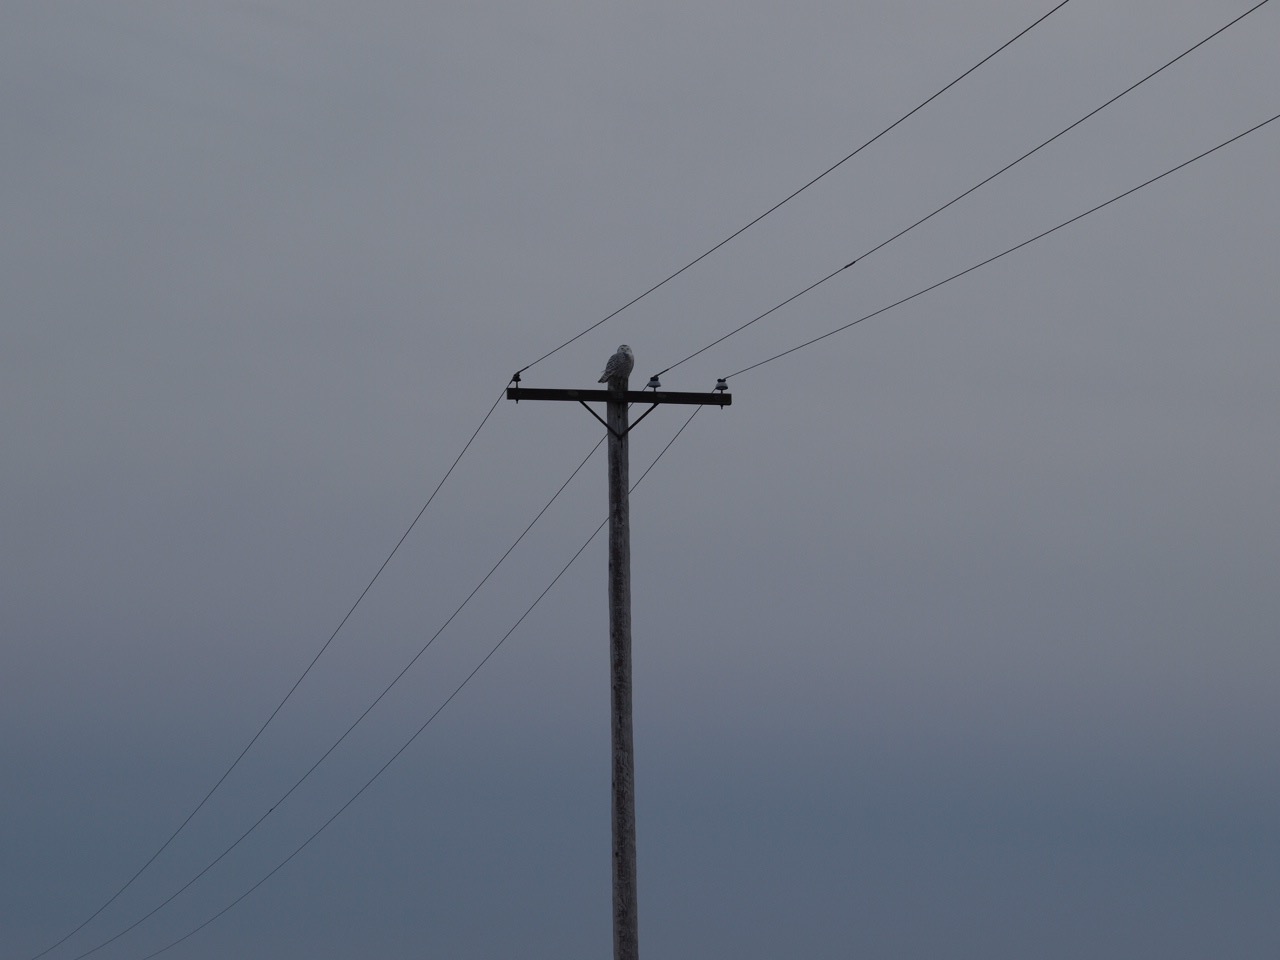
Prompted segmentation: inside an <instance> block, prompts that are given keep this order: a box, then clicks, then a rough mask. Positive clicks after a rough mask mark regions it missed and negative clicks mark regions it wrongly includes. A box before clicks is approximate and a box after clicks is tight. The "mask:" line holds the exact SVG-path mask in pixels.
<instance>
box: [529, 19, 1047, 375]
mask: <svg viewBox="0 0 1280 960" xmlns="http://www.w3.org/2000/svg"><path fill="white" fill-rule="evenodd" d="M1070 2H1071V0H1061V2H1060V3H1058V4H1057V5H1056V6H1055V7H1053V8H1052V9H1051V10H1049V12H1048V13H1045V14H1043V15H1042V16H1040V17H1039V18H1038V19H1037V20H1036V21H1035V22H1034V23H1032V24H1031V25H1030V26H1028V27H1025V28H1023V29H1022V30H1021V31H1019V32H1018V33H1017V34H1015V35H1014V36H1013V37H1011V38H1010V39H1009V40H1006V41H1005V42H1004V43H1002V44H1001V45H1000V46H998V47H996V49H995V50H992V51H991V52H990V53H989V54H987V55H986V56H985V57H983V58H982V59H981V60H979V61H978V62H977V63H975V64H974V65H973V66H971V67H970V68H969V69H968V70H966V71H964V73H962V74H960V75H959V76H958V77H956V78H955V79H954V80H952V81H951V82H950V83H948V84H947V85H946V86H944V87H942V88H941V89H940V90H938V91H937V92H936V93H934V94H933V95H932V96H930V97H928V98H926V99H925V100H922V101H921V102H920V103H918V104H916V105H915V106H914V107H912V108H911V109H910V110H908V111H907V112H906V113H904V114H903V115H902V116H901V117H899V118H898V119H897V120H895V121H893V123H891V124H889V126H887V127H885V128H884V129H883V130H881V131H880V132H879V133H877V134H876V135H875V136H874V137H872V138H871V139H870V140H867V141H866V142H865V143H863V144H862V145H861V146H859V147H857V148H856V149H855V150H853V151H852V152H851V153H849V154H846V155H845V156H844V157H842V158H841V159H840V160H837V161H836V162H835V163H833V164H832V165H831V166H829V167H827V169H825V170H823V171H822V172H821V173H820V174H818V175H817V176H816V177H814V178H813V179H812V180H810V181H809V182H807V183H805V184H804V185H803V186H801V187H800V188H799V189H797V190H795V191H793V192H792V193H790V194H788V195H787V196H785V197H783V198H782V199H781V200H779V201H778V202H777V203H775V204H774V205H773V206H771V207H770V208H769V209H768V210H766V211H765V212H764V213H762V214H760V215H759V216H757V217H756V218H755V219H753V220H751V221H750V222H748V223H746V224H744V225H743V226H741V227H739V228H738V229H737V230H735V231H734V232H733V233H731V234H729V236H727V237H725V238H724V239H723V240H721V241H720V242H719V243H717V244H716V245H715V246H713V247H711V248H710V249H708V250H707V251H705V252H704V253H702V254H699V255H698V256H696V257H694V258H693V259H692V260H690V261H689V262H688V263H686V264H685V265H684V266H683V267H681V268H680V269H679V270H677V271H676V272H675V273H672V274H670V275H669V276H667V277H665V278H664V279H662V280H660V281H658V282H657V283H655V284H654V285H653V286H651V287H650V288H649V289H648V290H646V291H644V293H642V294H640V295H639V296H638V297H635V298H634V299H632V300H628V301H627V302H626V303H624V304H623V305H622V306H620V307H619V308H618V309H617V310H614V311H613V313H611V314H609V315H608V316H606V317H604V318H602V319H600V320H597V321H596V322H595V323H593V324H591V326H589V327H587V328H586V329H585V330H582V331H580V332H579V333H576V334H574V335H573V336H572V337H570V338H569V339H568V340H566V341H564V343H562V344H560V346H558V347H556V348H555V349H554V350H550V351H548V352H547V353H544V354H543V355H542V356H540V357H539V358H538V359H537V360H534V361H533V362H532V363H529V364H526V365H525V366H523V367H521V368H520V369H519V370H517V371H516V376H517V377H518V376H519V375H520V374H522V373H524V372H525V371H526V370H528V369H529V368H530V367H532V366H534V365H535V364H539V363H541V362H542V361H543V360H546V359H547V358H548V357H550V356H552V355H554V354H557V353H559V352H560V351H561V350H563V349H564V348H565V347H567V346H569V344H571V343H573V342H574V341H576V340H578V339H580V338H582V337H585V336H586V335H587V334H588V333H590V332H591V331H592V330H595V329H596V328H597V327H600V326H602V325H604V324H605V323H607V322H608V321H610V320H612V319H613V318H614V317H616V316H617V315H618V314H620V313H622V311H624V310H626V309H627V308H628V307H631V306H634V305H635V304H637V303H639V302H640V301H641V300H643V299H644V298H645V297H647V296H648V295H649V294H651V293H653V292H654V291H655V290H657V289H658V288H659V287H663V286H665V285H666V284H667V283H669V282H670V281H672V280H674V279H675V278H676V277H678V276H680V274H682V273H684V272H685V271H686V270H688V269H689V268H690V267H693V266H695V265H697V264H698V263H701V262H702V261H703V260H705V259H706V258H707V257H709V256H711V254H713V253H715V252H716V251H717V250H719V249H720V248H721V247H723V246H724V245H725V244H727V243H728V242H729V241H730V240H733V239H735V238H736V237H738V236H740V235H741V234H743V233H745V232H746V231H747V230H749V229H750V228H751V227H754V226H755V225H756V224H757V223H759V222H760V221H761V220H763V219H764V218H765V217H767V216H769V214H771V213H773V212H774V211H775V210H777V209H778V208H779V207H781V206H783V205H784V204H786V203H788V202H790V201H791V200H794V199H795V198H796V197H798V196H799V195H800V194H802V193H804V191H806V190H808V189H809V188H810V187H812V186H813V185H814V184H815V183H817V182H818V181H819V180H821V179H822V178H823V177H825V176H826V175H827V174H829V173H831V172H833V171H834V170H836V169H837V168H838V167H840V166H843V165H844V164H845V163H847V162H848V161H849V160H852V159H853V158H854V157H856V156H857V155H858V154H860V153H861V152H862V151H863V150H865V149H866V148H867V147H869V146H871V145H872V144H873V143H875V142H876V141H877V140H879V139H880V138H881V137H883V136H884V135H885V134H887V133H889V132H890V131H891V130H893V129H894V128H895V127H897V126H898V125H899V124H901V123H903V122H904V121H905V120H907V119H908V118H910V117H911V116H912V115H914V114H916V113H918V112H919V111H920V110H922V109H924V108H925V107H926V106H928V105H929V104H930V103H932V102H933V101H934V100H936V99H938V97H940V96H942V95H943V94H944V93H946V92H947V91H948V90H950V89H951V88H952V87H954V86H955V85H956V84H957V83H959V82H960V81H961V80H963V79H964V78H965V77H967V76H969V74H971V73H973V72H974V71H975V70H977V69H978V68H979V67H981V66H982V65H983V64H985V63H987V61H989V60H991V59H992V58H994V57H995V56H996V55H997V54H999V53H1001V52H1002V51H1003V50H1005V49H1006V48H1007V47H1009V46H1011V45H1013V44H1014V43H1015V42H1017V41H1018V40H1021V39H1022V38H1023V37H1024V36H1026V35H1027V34H1028V33H1030V32H1031V31H1032V30H1034V29H1035V28H1036V27H1038V26H1039V25H1040V24H1042V23H1044V21H1046V20H1048V19H1049V18H1050V17H1051V16H1053V15H1054V14H1055V13H1057V12H1058V11H1059V10H1061V9H1062V8H1063V7H1065V6H1066V5H1067V4H1068V3H1070Z"/></svg>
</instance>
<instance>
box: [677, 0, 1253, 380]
mask: <svg viewBox="0 0 1280 960" xmlns="http://www.w3.org/2000/svg"><path fill="white" fill-rule="evenodd" d="M1270 2H1271V0H1261V2H1259V3H1256V4H1254V6H1252V7H1250V8H1249V9H1248V10H1246V11H1245V12H1244V13H1242V14H1240V15H1239V16H1237V17H1235V18H1234V19H1233V20H1231V21H1230V22H1229V23H1226V24H1224V25H1223V26H1221V27H1219V28H1218V29H1217V30H1215V31H1213V33H1211V34H1209V35H1208V36H1207V37H1205V38H1204V39H1202V40H1199V41H1197V42H1196V43H1194V44H1192V45H1191V46H1190V47H1188V48H1187V49H1186V50H1184V51H1182V53H1180V54H1178V55H1177V56H1176V57H1174V58H1173V59H1172V60H1169V61H1168V62H1166V63H1164V64H1163V65H1161V66H1159V67H1157V68H1156V69H1155V70H1152V71H1151V72H1150V73H1148V74H1147V75H1146V76H1145V77H1143V78H1142V79H1141V80H1138V81H1136V82H1135V83H1132V84H1130V85H1129V86H1128V87H1126V88H1125V89H1124V90H1121V91H1120V92H1119V93H1117V94H1116V95H1115V96H1113V97H1112V98H1111V99H1109V100H1107V101H1106V102H1105V103H1103V104H1102V105H1101V106H1098V107H1094V108H1093V109H1092V110H1090V111H1089V112H1088V113H1086V114H1085V115H1084V116H1082V117H1081V118H1080V119H1079V120H1076V121H1075V122H1074V123H1071V124H1068V125H1067V126H1065V127H1063V128H1062V129H1061V130H1059V131H1058V132H1057V133H1055V134H1054V135H1053V136H1051V137H1049V138H1048V139H1047V140H1044V141H1042V142H1041V143H1039V144H1037V145H1036V146H1034V147H1032V148H1031V149H1030V150H1028V151H1027V152H1026V153H1024V154H1022V155H1021V156H1020V157H1018V158H1017V159H1016V160H1012V161H1010V162H1009V163H1007V164H1005V165H1004V166H1003V167H1001V168H1000V169H999V170H997V171H996V172H995V173H993V174H991V175H990V176H988V177H986V178H984V179H982V180H980V181H978V182H977V183H975V184H974V185H973V186H971V187H970V188H969V189H968V190H965V191H964V192H963V193H960V194H957V195H956V196H955V197H952V198H951V199H950V200H948V201H947V202H946V203H944V204H942V206H940V207H937V208H935V209H934V210H933V211H932V212H930V213H928V214H926V215H925V216H923V217H921V218H920V219H919V220H916V221H915V222H914V223H912V224H910V225H909V226H906V227H903V228H902V229H901V230H899V231H898V232H897V233H895V234H894V235H893V236H891V237H889V238H888V239H887V240H882V241H880V242H879V243H877V244H876V245H875V246H874V247H872V248H871V249H869V250H867V251H865V252H864V253H862V254H859V255H858V256H856V257H854V258H853V260H851V261H849V262H848V263H846V264H845V265H844V266H842V267H839V268H837V269H835V270H833V271H831V272H830V273H828V274H827V275H826V276H824V277H822V278H821V279H819V280H816V281H814V282H813V283H811V284H809V286H807V287H805V288H804V289H803V290H801V291H800V292H799V293H796V294H793V295H792V296H790V297H788V298H787V299H786V300H783V301H782V302H781V303H778V304H776V305H774V306H772V307H770V308H769V309H768V310H766V311H765V312H764V313H762V314H760V315H759V316H756V317H753V318H752V319H750V320H748V321H747V322H746V323H743V324H741V325H740V326H737V327H734V328H733V329H732V330H730V331H729V332H728V333H726V334H725V335H724V336H722V337H718V338H717V339H715V340H712V341H711V342H710V343H708V344H707V345H706V346H703V347H700V348H698V349H697V350H695V351H693V353H691V354H689V355H688V356H687V357H683V358H682V359H680V360H677V361H676V362H675V363H673V364H671V366H669V367H664V368H663V369H661V370H659V371H658V372H657V373H655V374H654V376H655V377H660V376H662V375H663V374H664V373H668V372H669V371H671V370H674V369H675V368H676V367H678V366H680V365H681V364H683V363H687V362H688V361H690V360H692V359H693V358H694V357H698V356H701V355H702V354H704V353H706V352H707V351H708V350H710V349H711V348H712V347H716V346H719V345H720V344H722V343H724V342H725V341H726V340H728V339H729V338H730V337H732V336H734V335H736V334H739V333H741V332H742V331H743V330H745V329H747V327H750V326H752V325H753V324H755V323H757V322H759V321H760V320H763V319H764V318H765V317H768V316H769V315H771V314H773V313H775V312H777V311H778V310H781V309H782V308H783V307H785V306H786V305H787V304H789V303H791V302H792V301H794V300H798V299H799V298H800V297H802V296H804V295H805V294H806V293H808V292H809V291H810V290H813V289H815V288H817V287H820V286H822V285H823V284H824V283H826V282H827V281H828V280H830V279H832V278H833V277H836V276H838V275H839V274H841V273H843V272H844V271H845V270H848V269H849V268H850V267H853V266H854V265H856V264H858V263H861V262H862V261H863V260H865V259H867V257H869V256H871V255H872V254H873V253H876V252H877V251H879V250H882V249H884V248H885V247H887V246H888V245H889V244H891V243H893V241H895V240H897V239H898V238H900V237H902V236H905V235H906V234H907V233H910V232H911V231H912V230H914V229H915V228H916V227H918V226H920V225H921V224H923V223H925V222H926V221H928V220H932V219H933V218H934V217H936V216H937V215H938V214H940V213H942V212H943V211H944V210H946V209H948V208H949V207H952V206H954V205H955V204H957V203H959V202H960V201H961V200H963V199H964V198H965V197H967V196H969V195H970V194H972V193H975V192H976V191H977V190H979V189H981V188H982V187H984V186H986V185H987V184H988V183H990V182H991V181H993V180H995V179H996V178H997V177H999V176H1000V175H1001V174H1004V173H1007V172H1008V171H1009V170H1012V169H1013V168H1014V167H1016V166H1017V165H1018V164H1020V163H1021V162H1022V161H1023V160H1026V159H1027V158H1028V157H1030V156H1032V155H1033V154H1036V153H1039V152H1040V151H1041V150H1042V149H1044V148H1045V147H1047V146H1049V144H1051V143H1053V142H1054V141H1055V140H1058V139H1059V138H1061V137H1062V136H1064V135H1065V134H1067V133H1069V132H1071V131H1072V130H1074V129H1075V128H1076V127H1078V126H1080V124H1082V123H1084V122H1085V121H1086V120H1088V119H1090V118H1091V117H1094V116H1096V115H1097V114H1099V113H1101V112H1102V111H1103V110H1105V109H1106V108H1107V107H1109V106H1111V105H1112V104H1113V103H1115V102H1116V101H1117V100H1119V99H1120V98H1122V97H1124V96H1126V95H1127V94H1129V93H1132V92H1133V91H1134V90H1136V89H1138V87H1140V86H1142V85H1143V84H1144V83H1146V82H1147V81H1148V80H1150V79H1151V78H1153V77H1155V76H1156V75H1157V74H1160V73H1163V72H1164V71H1165V70H1167V69H1168V68H1169V67H1171V66H1173V65H1174V64H1175V63H1177V62H1178V61H1179V60H1181V59H1183V58H1184V57H1186V56H1187V55H1188V54H1190V53H1192V52H1193V51H1195V50H1197V49H1198V48H1200V47H1202V46H1204V45H1205V44H1206V43H1208V42H1209V41H1210V40H1212V39H1213V38H1214V37H1217V36H1218V35H1219V34H1221V33H1224V32H1225V31H1226V30H1228V29H1230V28H1231V27H1233V26H1235V25H1236V24H1237V23H1239V22H1240V21H1241V20H1243V19H1244V18H1245V17H1247V16H1249V14H1251V13H1253V12H1254V11H1256V10H1258V9H1259V8H1261V7H1263V6H1266V4H1268V3H1270Z"/></svg>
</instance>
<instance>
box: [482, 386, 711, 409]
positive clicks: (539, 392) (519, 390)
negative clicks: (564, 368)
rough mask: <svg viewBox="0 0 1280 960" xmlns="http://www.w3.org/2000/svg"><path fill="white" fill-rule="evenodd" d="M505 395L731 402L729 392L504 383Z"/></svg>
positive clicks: (707, 403)
mask: <svg viewBox="0 0 1280 960" xmlns="http://www.w3.org/2000/svg"><path fill="white" fill-rule="evenodd" d="M507 399H508V400H514V401H516V402H517V403H519V402H520V401H521V400H572V401H575V402H577V403H593V402H594V403H608V402H609V401H610V400H624V401H626V402H627V403H652V404H659V403H684V404H702V405H705V406H712V407H727V406H729V405H730V404H731V403H733V394H731V393H725V392H720V393H672V392H670V391H662V390H627V391H626V392H624V393H614V392H613V391H611V390H548V389H541V388H537V387H533V388H529V387H507Z"/></svg>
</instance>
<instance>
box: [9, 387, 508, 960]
mask: <svg viewBox="0 0 1280 960" xmlns="http://www.w3.org/2000/svg"><path fill="white" fill-rule="evenodd" d="M503 396H505V391H504V393H502V394H499V395H498V398H497V399H496V400H494V401H493V405H492V406H491V407H489V410H488V412H487V413H485V415H484V417H483V418H481V420H480V424H479V426H477V427H476V428H475V430H474V431H473V432H472V434H471V436H470V437H469V438H468V439H467V442H466V443H465V444H463V447H462V450H461V451H460V452H459V453H458V455H457V456H456V457H455V458H454V460H453V463H451V464H450V465H449V469H448V470H446V471H445V473H444V476H443V477H441V478H440V482H439V483H437V484H436V487H435V489H434V490H432V491H431V496H429V497H427V502H426V503H424V504H423V505H422V509H421V510H419V511H418V513H417V516H415V517H414V518H413V521H412V522H411V523H410V524H409V526H408V528H407V529H406V530H405V531H404V533H403V534H401V536H400V539H399V540H397V541H396V545H395V546H394V547H392V548H391V552H390V553H389V554H387V558H386V559H385V560H383V561H382V565H381V566H380V567H378V570H377V572H376V573H374V575H373V577H372V578H371V579H370V580H369V582H368V583H367V584H366V585H365V588H364V589H363V590H361V591H360V595H359V596H358V597H356V601H355V603H353V604H352V605H351V607H350V609H349V610H347V612H346V615H345V616H344V617H343V618H342V620H341V621H340V622H339V623H338V625H337V626H336V627H335V628H334V630H333V633H331V634H330V635H329V638H328V639H327V640H325V642H324V643H323V644H322V645H321V646H320V649H319V650H318V651H316V654H315V656H313V657H312V658H311V662H310V663H308V664H307V666H306V669H304V670H303V671H302V673H301V674H299V675H298V679H297V680H295V681H294V682H293V686H291V687H290V688H289V690H288V692H287V693H286V694H285V695H284V696H283V697H282V698H281V699H280V702H279V703H277V704H276V706H275V709H274V710H272V711H271V714H270V715H269V716H268V717H267V719H266V720H265V721H264V722H263V723H262V725H261V726H260V727H259V728H258V730H257V732H256V733H254V735H253V736H252V737H250V738H249V742H248V743H246V744H245V746H244V749H243V750H241V751H240V753H239V754H237V755H236V758H235V759H234V760H232V761H231V765H230V766H229V767H227V769H226V770H224V771H223V772H222V775H221V776H220V777H218V779H217V781H216V782H215V783H214V785H213V786H212V787H210V788H209V791H208V792H207V793H206V794H205V795H204V796H203V797H202V798H201V799H200V802H199V803H197V804H196V805H195V807H194V808H193V809H192V810H191V812H190V813H188V814H187V816H186V819H184V820H183V821H182V822H181V823H180V824H178V828H177V829H176V830H174V831H173V832H172V833H171V834H169V837H168V839H166V840H165V841H164V843H162V844H160V846H159V848H158V849H157V850H156V851H155V853H153V854H151V856H150V857H148V858H147V860H146V862H145V863H143V865H142V866H141V867H139V868H138V869H137V871H135V872H134V874H133V875H132V876H131V877H129V879H128V880H126V881H125V882H124V883H123V884H122V885H121V886H120V888H119V889H117V890H116V891H115V893H113V894H112V895H111V896H110V897H108V898H107V900H106V901H105V902H104V903H103V904H102V905H101V906H100V907H98V909H96V910H94V911H93V913H91V914H89V916H87V917H85V919H84V920H82V921H80V923H79V925H78V926H76V928H75V929H74V930H71V931H70V932H69V933H67V934H66V935H64V936H63V937H62V938H61V939H60V940H58V941H57V942H55V943H52V944H50V945H49V946H47V947H45V948H44V949H43V950H41V951H40V952H39V953H37V954H34V955H33V956H32V957H31V958H30V960H39V958H40V957H43V956H44V955H45V954H47V953H49V952H51V951H53V950H55V949H57V948H58V947H60V946H61V945H62V944H64V943H66V942H67V941H68V940H70V939H71V938H72V937H74V936H75V935H76V934H77V933H79V932H80V931H81V930H83V929H84V928H85V927H86V926H88V925H89V924H90V923H91V922H93V920H94V919H95V918H96V917H98V916H99V915H100V914H101V913H102V912H103V911H104V910H106V909H107V907H109V906H111V904H113V903H114V902H115V901H116V900H117V899H119V897H120V895H121V894H123V893H124V892H125V891H126V890H128V889H129V888H130V887H131V886H133V884H134V881H136V880H137V879H138V878H139V877H140V876H142V874H143V873H144V872H146V870H147V868H148V867H150V866H151V864H153V863H155V861H156V859H157V858H158V857H159V856H160V855H161V854H162V853H164V851H165V850H166V849H168V847H169V845H170V844H172V843H173V841H174V840H176V839H177V837H178V835H179V834H181V833H182V831H183V830H185V829H186V827H187V825H188V824H189V823H190V822H191V821H192V820H193V819H194V818H195V816H196V814H197V813H199V812H200V810H201V809H202V808H203V807H204V805H205V804H206V803H208V802H209V798H210V797H212V796H213V795H214V793H216V792H217V790H218V788H219V787H221V786H222V784H223V782H225V781H226V779H227V777H229V776H230V775H231V772H232V771H233V770H235V768H236V767H237V766H239V765H240V761H241V760H243V759H244V758H245V755H246V754H248V752H249V750H250V749H252V747H253V745H254V744H255V743H257V742H258V738H259V737H261V736H262V734H263V733H264V732H265V731H266V729H267V727H269V726H270V725H271V722H272V721H273V720H275V718H276V715H277V714H279V713H280V711H281V710H282V709H283V708H284V705H285V704H286V703H288V702H289V699H290V698H291V697H292V696H293V694H294V692H295V691H296V690H297V689H298V687H299V686H301V684H302V681H303V680H305V679H306V678H307V675H308V674H310V673H311V670H312V668H313V667H315V665H316V663H317V662H318V661H319V660H320V658H321V657H322V656H324V652H325V651H326V650H328V649H329V645H330V644H332V643H333V640H334V638H335V637H337V635H338V633H339V632H340V631H341V630H342V628H343V627H344V626H345V625H346V623H347V621H348V620H350V619H351V615H352V614H353V613H355V611H356V607H358V606H360V601H362V600H363V599H364V598H365V595H366V594H368V592H369V591H370V590H371V589H372V588H373V585H374V584H375V583H376V582H377V580H378V577H380V576H381V575H382V571H384V570H385V569H386V568H387V564H389V563H390V562H391V558H392V557H394V556H395V555H396V553H397V551H399V549H400V547H401V545H402V544H403V543H404V542H405V540H406V539H407V538H408V536H409V534H410V533H411V532H412V531H413V528H414V527H416V526H417V525H418V521H419V520H421V519H422V515H423V514H424V513H426V512H427V508H428V507H429V506H431V503H432V501H433V500H435V498H436V494H438V493H439V492H440V489H441V488H442V487H443V486H444V485H445V481H447V480H448V479H449V477H450V476H451V475H452V474H453V471H454V469H455V468H456V467H457V466H458V463H459V462H460V461H461V460H462V458H463V457H464V456H465V455H466V453H467V451H468V450H469V449H471V445H472V444H473V443H474V442H475V439H476V437H477V436H479V434H480V431H481V430H483V429H484V425H485V424H486V423H488V422H489V418H490V417H491V416H492V415H493V411H494V410H496V409H497V408H498V404H499V403H500V402H501V401H502V398H503ZM113 939H114V938H113ZM95 949H96V948H95Z"/></svg>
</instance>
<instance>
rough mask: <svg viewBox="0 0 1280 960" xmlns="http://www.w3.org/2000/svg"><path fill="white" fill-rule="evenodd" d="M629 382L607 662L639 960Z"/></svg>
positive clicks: (622, 870) (618, 884)
mask: <svg viewBox="0 0 1280 960" xmlns="http://www.w3.org/2000/svg"><path fill="white" fill-rule="evenodd" d="M626 389H627V384H626V381H625V380H622V381H619V382H615V383H614V384H610V391H609V393H610V397H609V400H608V403H607V405H606V406H607V409H608V413H607V418H608V419H607V423H608V427H609V662H610V669H611V684H610V696H609V702H610V706H611V708H612V722H611V725H610V726H611V730H612V739H613V807H612V809H613V957H614V960H639V958H640V945H639V930H640V928H639V915H638V911H637V909H636V791H635V748H634V745H633V741H632V733H631V512H630V504H629V502H628V492H629V489H630V486H631V482H630V477H629V475H628V474H629V472H630V464H629V462H628V445H627V440H628V432H627V431H628V423H627V420H628V415H627V397H626Z"/></svg>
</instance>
